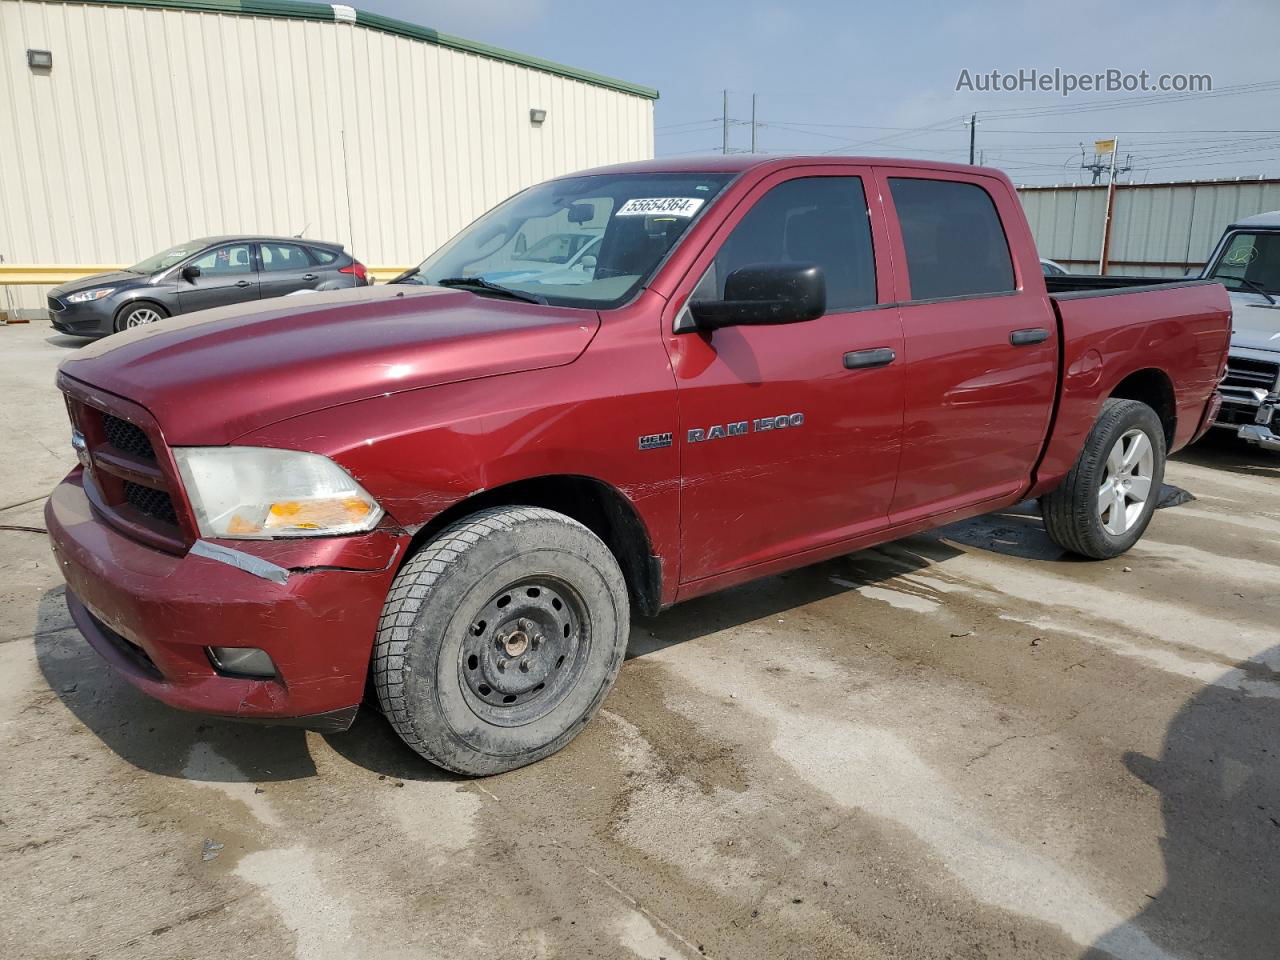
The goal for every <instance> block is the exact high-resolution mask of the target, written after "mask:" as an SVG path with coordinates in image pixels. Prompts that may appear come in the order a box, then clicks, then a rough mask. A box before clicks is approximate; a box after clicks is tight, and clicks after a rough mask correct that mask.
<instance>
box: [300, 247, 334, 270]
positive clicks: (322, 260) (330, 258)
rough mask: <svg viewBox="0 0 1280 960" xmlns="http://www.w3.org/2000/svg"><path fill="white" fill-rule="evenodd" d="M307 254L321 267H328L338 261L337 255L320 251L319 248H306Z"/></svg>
mask: <svg viewBox="0 0 1280 960" xmlns="http://www.w3.org/2000/svg"><path fill="white" fill-rule="evenodd" d="M307 252H308V253H310V254H311V257H312V259H313V260H315V262H316V263H318V264H320V265H321V266H322V267H324V266H328V265H329V264H331V263H333V262H334V261H335V260H337V259H338V255H337V254H336V253H334V252H333V251H332V250H322V249H320V248H319V247H307Z"/></svg>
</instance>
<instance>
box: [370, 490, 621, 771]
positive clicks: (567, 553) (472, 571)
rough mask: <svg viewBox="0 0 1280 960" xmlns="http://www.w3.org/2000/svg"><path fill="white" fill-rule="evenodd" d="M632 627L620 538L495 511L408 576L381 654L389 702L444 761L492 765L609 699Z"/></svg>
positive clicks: (452, 536)
mask: <svg viewBox="0 0 1280 960" xmlns="http://www.w3.org/2000/svg"><path fill="white" fill-rule="evenodd" d="M629 629H630V611H629V605H628V600H627V588H626V584H625V582H624V581H623V578H622V571H621V570H620V569H619V567H618V563H617V561H616V560H615V559H614V556H613V554H612V553H611V552H610V551H609V548H608V547H606V546H605V545H604V543H603V542H602V541H601V540H600V539H599V538H598V537H597V536H596V535H595V534H593V533H592V532H591V531H590V530H588V529H587V528H586V527H584V526H583V525H582V524H580V523H578V522H577V521H575V520H572V519H570V518H569V517H566V516H564V515H563V514H560V513H556V512H554V511H551V510H545V509H542V508H539V507H495V508H492V509H488V510H482V511H480V512H478V513H475V514H473V515H472V516H470V517H467V518H465V519H463V520H461V521H459V522H457V523H455V524H453V525H452V526H450V527H448V528H446V529H445V530H444V531H442V532H441V533H440V534H439V535H438V536H437V537H436V539H435V540H433V541H432V542H431V543H429V544H427V545H426V546H425V547H424V548H423V549H422V550H420V551H419V552H418V553H417V554H415V555H414V556H413V557H412V558H411V559H410V560H409V561H408V562H407V563H406V564H405V565H404V568H403V569H402V570H401V571H400V572H399V574H397V575H396V579H395V581H394V582H393V583H392V586H391V592H390V594H389V595H388V597H387V602H386V605H385V607H384V608H383V612H382V619H381V621H380V623H379V626H378V636H377V640H376V642H375V645H374V651H373V679H374V686H375V689H376V690H377V695H378V701H379V704H380V705H381V707H382V710H383V712H384V713H385V714H386V716H387V719H388V720H390V722H391V725H392V726H393V727H394V728H395V730H396V732H397V733H398V734H399V735H400V736H401V737H402V738H403V739H404V741H405V742H406V743H407V744H408V745H409V746H410V747H412V748H413V749H414V750H416V751H417V752H418V753H420V754H421V755H422V756H424V757H426V758H427V759H428V760H430V761H431V762H433V763H435V764H437V765H439V766H442V767H445V768H446V769H448V770H452V771H454V772H456V773H464V774H471V775H476V776H482V775H487V774H494V773H503V772H505V771H507V770H514V769H515V768H516V767H522V766H524V765H525V764H529V763H533V762H534V761H536V760H540V759H542V758H543V757H546V756H549V755H550V754H552V753H555V752H556V751H557V750H560V749H561V748H562V747H564V746H565V745H566V744H568V743H569V741H570V740H572V739H573V738H574V737H575V736H577V735H578V733H579V732H580V731H581V730H582V728H583V727H584V726H585V725H586V723H587V721H588V720H590V719H591V717H592V715H593V714H594V713H595V712H596V710H597V708H599V706H600V703H601V702H602V701H603V700H604V697H605V694H607V693H608V692H609V688H610V687H611V686H612V685H613V681H614V679H615V678H616V677H617V675H618V670H619V668H620V667H621V666H622V659H623V655H624V654H625V652H626V648H627V634H628V632H629Z"/></svg>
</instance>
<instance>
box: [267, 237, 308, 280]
mask: <svg viewBox="0 0 1280 960" xmlns="http://www.w3.org/2000/svg"><path fill="white" fill-rule="evenodd" d="M258 250H259V251H260V252H261V254H262V270H263V272H264V273H278V272H279V271H281V270H309V269H311V261H310V260H309V259H308V258H307V253H306V251H305V250H303V249H302V248H301V247H299V246H297V245H296V244H292V243H259V244H258Z"/></svg>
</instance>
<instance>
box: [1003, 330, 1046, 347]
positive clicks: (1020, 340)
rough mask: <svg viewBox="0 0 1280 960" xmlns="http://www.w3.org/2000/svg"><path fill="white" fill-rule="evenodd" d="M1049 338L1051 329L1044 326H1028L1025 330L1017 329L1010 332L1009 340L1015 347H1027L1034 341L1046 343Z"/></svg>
mask: <svg viewBox="0 0 1280 960" xmlns="http://www.w3.org/2000/svg"><path fill="white" fill-rule="evenodd" d="M1048 339H1049V331H1048V330H1046V329H1045V328H1044V327H1028V328H1027V329H1025V330H1015V331H1013V333H1011V334H1009V342H1010V343H1012V344H1013V345H1014V346H1015V347H1027V346H1030V345H1031V344H1033V343H1044V342H1045V341H1046V340H1048Z"/></svg>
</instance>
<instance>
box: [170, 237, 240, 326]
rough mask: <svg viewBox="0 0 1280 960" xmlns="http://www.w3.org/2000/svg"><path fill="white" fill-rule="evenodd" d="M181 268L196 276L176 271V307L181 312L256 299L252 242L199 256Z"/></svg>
mask: <svg viewBox="0 0 1280 960" xmlns="http://www.w3.org/2000/svg"><path fill="white" fill-rule="evenodd" d="M185 266H192V267H199V268H200V275H199V276H196V277H190V278H188V277H185V276H183V274H182V271H178V274H177V277H178V305H179V306H180V307H181V308H182V312H183V313H191V312H192V311H193V310H207V309H209V308H210V307H224V306H226V305H227V304H229V303H243V302H244V301H246V300H257V299H258V265H257V260H256V255H255V252H254V249H253V244H252V243H228V244H224V245H223V246H221V247H215V248H214V249H212V250H209V251H208V252H206V253H203V254H201V255H200V256H198V257H196V258H195V259H194V260H192V261H191V262H190V263H189V264H186V265H185Z"/></svg>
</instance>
